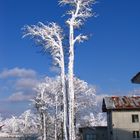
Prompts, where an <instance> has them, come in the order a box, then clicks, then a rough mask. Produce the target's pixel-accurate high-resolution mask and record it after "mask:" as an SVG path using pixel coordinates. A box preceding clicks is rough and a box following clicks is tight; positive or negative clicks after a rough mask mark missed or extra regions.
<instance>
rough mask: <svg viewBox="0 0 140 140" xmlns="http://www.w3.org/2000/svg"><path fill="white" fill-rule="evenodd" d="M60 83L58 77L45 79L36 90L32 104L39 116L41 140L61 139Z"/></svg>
mask: <svg viewBox="0 0 140 140" xmlns="http://www.w3.org/2000/svg"><path fill="white" fill-rule="evenodd" d="M60 81H61V80H60V77H57V78H54V79H53V78H49V77H46V78H45V80H44V82H41V83H40V84H39V85H38V86H37V88H36V92H37V96H36V97H35V99H34V100H33V103H34V105H35V107H36V109H37V112H38V114H39V115H40V122H41V132H42V136H43V140H46V139H48V140H50V139H53V140H54V139H55V140H56V139H57V138H58V137H62V132H60V129H61V127H60V126H61V124H62V122H63V113H62V109H61V106H62V105H63V103H62V94H61V84H60V83H61V82H60ZM54 134H55V135H54ZM53 135H54V137H53Z"/></svg>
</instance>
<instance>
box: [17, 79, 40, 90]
mask: <svg viewBox="0 0 140 140" xmlns="http://www.w3.org/2000/svg"><path fill="white" fill-rule="evenodd" d="M37 83H38V80H37V79H34V78H21V79H18V80H17V81H16V89H32V88H34V87H35V86H36V85H37Z"/></svg>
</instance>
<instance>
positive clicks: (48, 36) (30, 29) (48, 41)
mask: <svg viewBox="0 0 140 140" xmlns="http://www.w3.org/2000/svg"><path fill="white" fill-rule="evenodd" d="M23 30H24V35H23V37H26V36H30V37H31V38H32V39H34V40H35V42H36V43H37V44H38V45H41V46H42V47H43V50H44V51H47V52H50V54H51V56H52V57H53V60H54V64H55V65H58V66H59V67H61V66H62V62H61V59H62V58H63V49H62V48H63V46H62V40H63V35H62V29H61V27H60V26H59V25H57V24H56V23H54V22H52V23H49V24H48V25H45V24H43V23H42V22H39V23H38V24H37V25H31V26H28V25H27V26H25V27H24V28H23Z"/></svg>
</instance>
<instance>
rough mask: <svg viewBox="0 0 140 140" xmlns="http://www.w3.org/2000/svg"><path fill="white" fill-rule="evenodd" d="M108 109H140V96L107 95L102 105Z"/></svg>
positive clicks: (104, 109)
mask: <svg viewBox="0 0 140 140" xmlns="http://www.w3.org/2000/svg"><path fill="white" fill-rule="evenodd" d="M102 108H103V111H104V112H106V111H107V110H140V96H133V97H128V96H112V97H105V98H104V99H103V105H102Z"/></svg>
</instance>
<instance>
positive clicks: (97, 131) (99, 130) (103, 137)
mask: <svg viewBox="0 0 140 140" xmlns="http://www.w3.org/2000/svg"><path fill="white" fill-rule="evenodd" d="M81 134H82V137H81V140H108V139H107V127H102V126H96V127H91V128H90V127H87V128H82V132H81ZM87 135H88V136H89V135H90V136H91V135H92V138H91V137H90V138H89V137H88V136H87Z"/></svg>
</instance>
